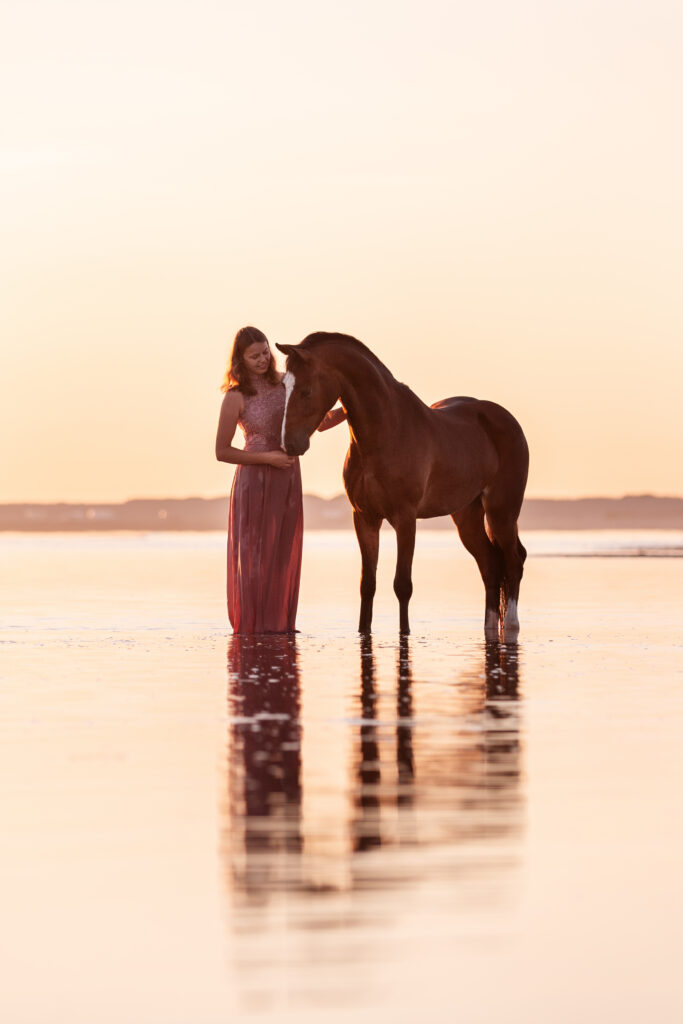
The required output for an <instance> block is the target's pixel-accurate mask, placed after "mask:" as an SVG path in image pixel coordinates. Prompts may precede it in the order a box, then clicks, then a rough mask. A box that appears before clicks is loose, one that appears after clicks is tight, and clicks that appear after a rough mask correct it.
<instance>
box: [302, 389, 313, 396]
mask: <svg viewBox="0 0 683 1024" xmlns="http://www.w3.org/2000/svg"><path fill="white" fill-rule="evenodd" d="M312 394H313V392H312V391H311V389H310V388H304V389H303V391H302V392H301V397H302V398H310V397H311V395H312Z"/></svg>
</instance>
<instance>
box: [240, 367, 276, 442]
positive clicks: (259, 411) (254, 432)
mask: <svg viewBox="0 0 683 1024" xmlns="http://www.w3.org/2000/svg"><path fill="white" fill-rule="evenodd" d="M254 389H255V391H256V394H255V395H245V396H244V408H243V409H242V412H241V414H240V418H239V420H238V423H239V425H240V427H241V428H242V430H243V431H244V439H245V446H244V447H245V451H260V452H267V451H273V450H274V449H277V448H280V445H281V435H282V417H283V415H284V412H285V389H284V386H283V385H282V384H275V385H273V384H270V383H269V382H268V381H266V380H263V379H261V378H257V379H256V380H255V381H254Z"/></svg>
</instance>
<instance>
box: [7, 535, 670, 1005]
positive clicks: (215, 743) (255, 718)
mask: <svg viewBox="0 0 683 1024" xmlns="http://www.w3.org/2000/svg"><path fill="white" fill-rule="evenodd" d="M524 540H525V543H526V544H527V547H528V548H529V550H530V553H531V557H530V558H529V561H528V562H527V571H526V575H525V579H524V582H523V592H522V601H521V607H520V617H521V621H522V631H521V633H520V638H519V642H518V644H515V645H512V644H508V645H505V644H492V643H489V644H488V645H487V644H485V643H484V640H483V630H482V629H481V621H482V618H483V595H482V587H481V583H480V580H479V578H478V575H477V572H476V567H475V566H474V564H473V563H472V562H471V560H470V559H469V557H468V556H467V555H466V554H465V553H464V552H463V551H462V549H461V548H460V547H459V545H458V542H457V538H456V537H455V534H448V535H443V534H422V535H420V536H419V538H418V552H417V556H416V565H415V596H414V598H413V602H412V627H413V632H412V635H411V636H410V638H408V639H407V640H404V641H401V640H400V639H399V637H398V634H397V609H396V606H395V601H394V598H393V594H392V592H391V576H392V565H391V553H392V538H391V535H387V536H386V538H385V537H383V541H382V544H383V556H382V558H381V561H380V580H379V593H378V601H377V610H376V621H375V625H376V629H375V633H374V636H373V639H372V641H367V640H361V639H360V638H359V637H358V636H357V634H356V633H355V626H356V617H357V611H358V608H357V598H356V594H357V589H358V555H357V552H356V549H355V542H354V540H353V538H352V537H350V536H349V535H347V534H311V535H310V536H309V537H308V538H307V541H306V552H305V563H304V579H303V584H302V595H301V606H300V614H299V625H300V628H301V632H300V633H299V634H298V635H297V636H296V637H295V638H262V639H260V640H255V639H251V640H242V641H240V640H238V639H231V638H230V637H229V635H228V631H227V629H226V626H225V620H224V604H223V574H224V566H223V551H224V545H225V539H224V538H223V537H221V536H217V535H214V534H184V535H162V534H156V535H126V534H120V535H108V536H104V535H99V536H98V535H34V536H29V535H16V536H10V535H5V536H3V537H0V560H1V561H2V565H3V578H2V583H1V585H0V622H1V623H2V628H1V632H0V729H1V730H2V742H1V743H0V804H1V806H2V809H3V835H2V868H3V870H2V872H1V873H0V898H1V900H2V904H1V905H2V908H3V923H2V928H1V929H0V934H1V936H2V938H1V940H0V941H1V944H2V945H1V947H0V955H1V957H2V963H3V968H4V970H3V975H4V980H3V985H2V989H1V994H0V1012H2V1018H3V1020H7V1021H10V1022H12V1024H15V1022H16V1024H24V1022H25V1024H29V1022H30V1024H38V1022H40V1024H51V1022H57V1021H60V1022H61V1021H63V1020H69V1021H70V1022H73V1024H80V1022H81V1021H82V1022H86V1021H87V1022H91V1021H93V1020H96V1021H98V1022H107V1024H108V1022H110V1021H111V1022H112V1024H113V1022H117V1024H118V1022H120V1021H122V1020H129V1021H135V1022H138V1021H139V1022H144V1024H147V1022H157V1021H159V1022H161V1021H163V1022H164V1024H167V1022H173V1024H174V1022H178V1024H186V1022H188V1021H192V1022H195V1021H196V1022H200V1024H204V1022H214V1021H215V1022H218V1021H221V1022H224V1021H226V1020H239V1019H245V1020H254V1021H258V1020H260V1019H267V1020H273V1021H290V1020H291V1021H294V1020H297V1021H301V1020H311V1021H318V1020H320V1019H325V1020H331V1021H336V1020H340V1021H347V1020H354V1021H357V1020H359V1019H360V1020H365V1019H367V1020H370V1019H372V1020H375V1021H376V1020H378V1019H380V1020H388V1021H394V1020H401V1021H403V1020H406V1021H413V1020H414V1019H415V1018H416V1016H418V1015H421V1016H422V1017H423V1018H424V1019H429V1020H449V1021H450V1020H453V1019H461V1020H463V1021H468V1022H469V1021H480V1020H481V1021H484V1020H490V1019H491V1016H492V1015H493V1014H496V1013H498V1014H500V1017H501V1019H504V1020H506V1021H529V1020H532V1021H536V1020H539V1021H545V1020H552V1021H554V1022H555V1021H575V1020H576V1019H577V1018H581V1019H588V1020H601V1021H602V1020H612V1019H614V1020H616V1019H618V1020H620V1021H622V1022H623V1021H633V1022H636V1021H638V1022H640V1021H642V1020H644V1019H648V1020H649V1019H654V1020H657V1021H658V1022H659V1021H679V1020H680V1019H681V1017H682V1015H683V983H682V981H681V974H680V968H679V963H678V961H679V950H680V943H681V938H682V935H681V920H682V916H683V915H682V911H683V891H682V888H681V883H680V864H681V861H682V860H683V816H682V815H681V797H680V792H681V785H682V784H683V753H682V752H681V750H682V744H681V739H680V737H681V732H682V729H683V635H682V632H681V627H680V614H681V596H680V594H681V582H682V581H681V574H682V573H683V565H682V564H681V561H680V559H677V558H665V557H660V558H643V557H631V558H622V557H613V556H614V554H615V553H620V552H621V553H624V552H626V553H630V554H637V553H638V552H639V551H644V550H648V551H650V550H651V549H652V547H653V546H659V548H660V549H672V548H676V547H680V544H681V536H680V535H677V536H676V535H662V534H648V535H645V534H624V533H619V534H575V535H574V534H543V535H540V534H528V535H527V536H525V538H524ZM585 554H591V555H593V556H598V557H591V558H578V557H566V556H567V555H585ZM602 555H609V556H610V557H601V556H602Z"/></svg>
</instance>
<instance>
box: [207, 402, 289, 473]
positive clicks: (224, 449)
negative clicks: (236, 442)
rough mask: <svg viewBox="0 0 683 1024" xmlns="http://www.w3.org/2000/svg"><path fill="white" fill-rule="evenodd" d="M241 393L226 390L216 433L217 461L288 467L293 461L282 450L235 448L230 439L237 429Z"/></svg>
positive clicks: (240, 408)
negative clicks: (262, 450)
mask: <svg viewBox="0 0 683 1024" xmlns="http://www.w3.org/2000/svg"><path fill="white" fill-rule="evenodd" d="M243 401H244V400H243V398H242V395H240V393H239V392H238V391H228V392H227V393H226V395H225V398H224V399H223V404H222V405H221V412H220V416H219V418H218V431H217V433H216V458H217V459H218V461H219V462H230V463H234V464H236V465H238V466H258V465H261V466H274V467H275V469H289V467H290V466H291V465H292V463H293V462H294V459H292V458H290V456H289V455H287V454H286V453H285V452H283V451H272V452H245V451H243V450H242V449H241V448H235V447H233V444H232V439H233V437H234V436H235V431H236V430H237V421H238V419H239V418H240V413H241V412H242V403H243Z"/></svg>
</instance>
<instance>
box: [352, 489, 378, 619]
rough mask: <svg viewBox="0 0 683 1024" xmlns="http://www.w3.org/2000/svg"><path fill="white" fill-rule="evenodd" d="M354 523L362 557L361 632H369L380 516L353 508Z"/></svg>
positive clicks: (375, 581) (375, 578)
mask: <svg viewBox="0 0 683 1024" xmlns="http://www.w3.org/2000/svg"><path fill="white" fill-rule="evenodd" d="M353 525H354V529H355V531H356V537H357V538H358V546H359V548H360V554H361V559H362V568H361V574H360V621H359V623H358V631H359V633H369V632H370V627H371V626H372V602H373V598H374V596H375V589H376V586H377V559H378V557H379V528H380V526H381V525H382V520H381V518H380V517H379V516H370V515H367V514H366V513H364V512H357V511H356V509H354V510H353Z"/></svg>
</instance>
